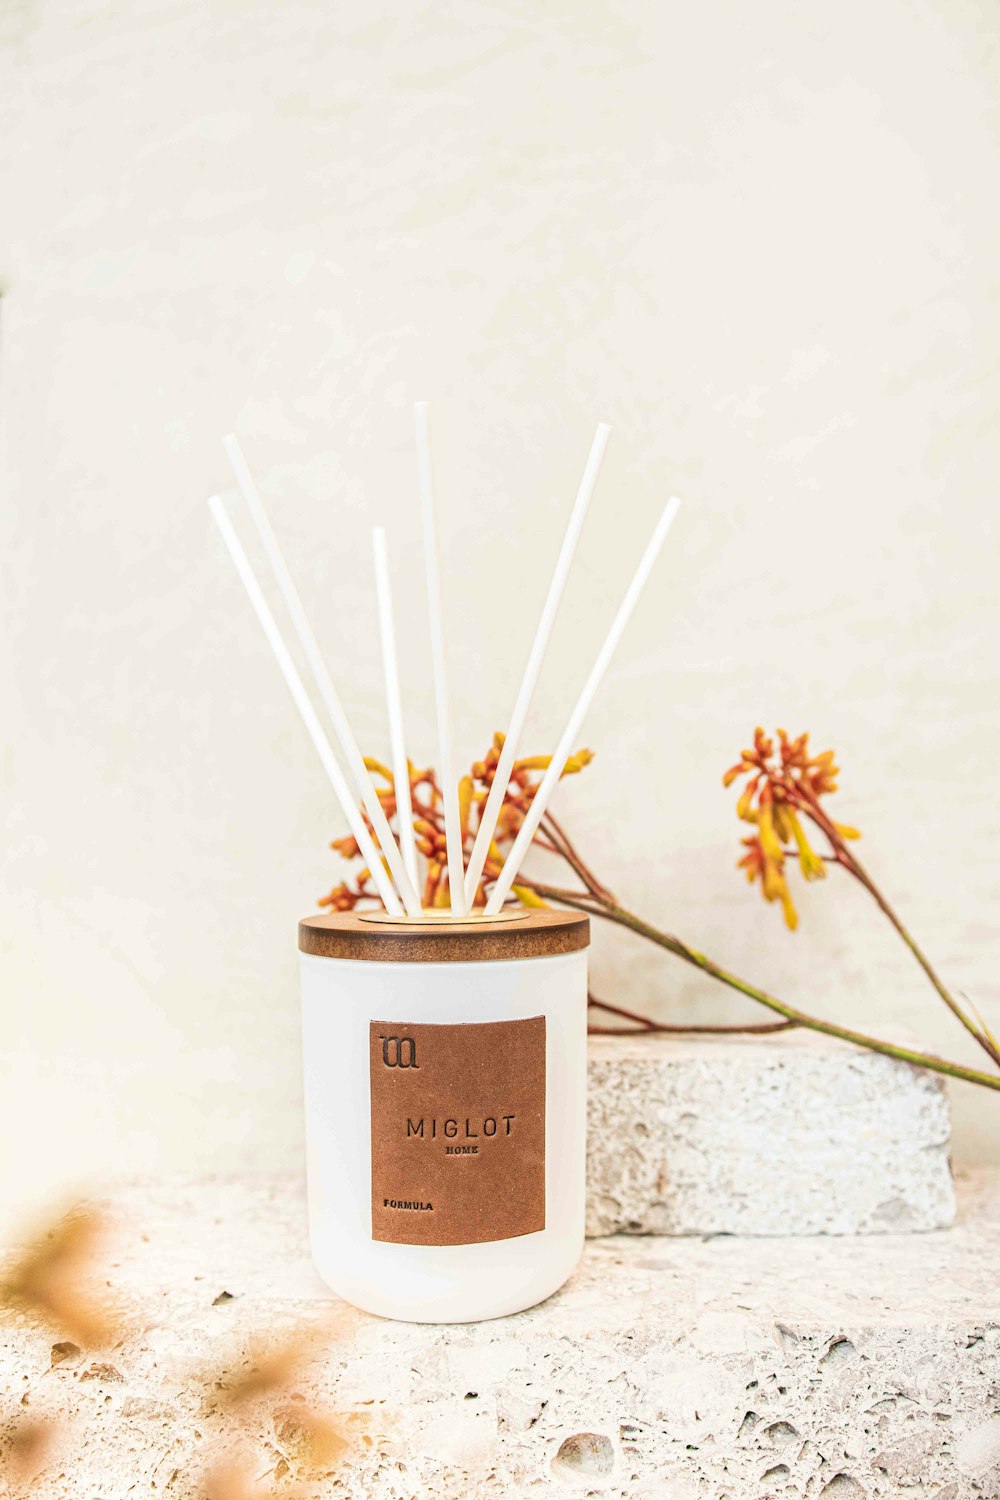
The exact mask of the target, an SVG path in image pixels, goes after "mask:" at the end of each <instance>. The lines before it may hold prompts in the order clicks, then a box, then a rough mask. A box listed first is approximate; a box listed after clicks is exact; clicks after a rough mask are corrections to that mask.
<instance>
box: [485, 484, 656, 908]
mask: <svg viewBox="0 0 1000 1500" xmlns="http://www.w3.org/2000/svg"><path fill="white" fill-rule="evenodd" d="M680 503H681V502H680V501H679V500H678V499H677V498H676V497H674V498H672V499H670V500H668V501H667V504H666V508H665V509H664V512H663V514H662V516H661V517H660V519H659V521H658V522H657V525H656V529H655V530H654V532H653V535H652V536H651V537H650V539H649V542H648V543H647V545H646V550H645V552H644V553H643V554H642V557H641V559H640V561H639V566H638V567H637V568H636V570H635V575H634V577H633V579H632V582H631V583H630V584H629V586H628V588H627V589H626V591H625V597H624V599H623V600H622V602H621V604H620V605H619V606H618V613H617V614H616V615H615V618H614V620H613V621H612V623H611V629H610V630H609V631H608V634H607V637H606V638H605V641H604V644H603V646H602V647H601V649H600V651H599V652H598V653H597V659H596V661H595V662H594V665H593V666H592V667H591V669H590V676H589V677H588V678H587V680H586V682H585V683H584V685H583V689H582V691H581V693H580V696H579V698H578V699H577V701H576V704H575V706H574V708H573V712H572V713H571V714H570V716H569V719H568V721H567V724H566V728H565V729H564V730H563V732H562V735H561V736H560V739H559V743H558V745H557V746H556V749H555V753H554V754H553V756H552V762H551V764H550V766H549V768H548V770H547V771H546V773H545V775H544V776H543V777H542V779H541V781H540V782H539V784H538V789H537V791H536V792H535V795H534V796H533V797H532V799H531V804H530V806H529V807H528V811H527V812H526V814H525V816H524V821H523V823H522V824H521V827H520V829H519V830H518V834H517V838H516V839H515V840H514V843H513V845H512V846H511V850H510V853H509V854H508V855H507V858H506V860H505V861H504V866H503V869H502V870H501V871H500V875H499V878H498V879H497V883H496V885H495V886H494V887H493V890H492V893H491V894H490V899H489V901H488V902H487V903H486V915H487V916H490V917H493V916H496V914H497V912H498V911H499V910H500V908H501V907H502V906H503V903H504V901H505V900H506V898H507V895H508V892H509V891H510V888H511V886H512V885H513V884H514V881H515V880H516V879H517V872H518V870H519V869H520V867H521V861H522V860H523V859H524V856H525V855H526V854H527V852H528V849H529V848H530V847H531V841H532V839H533V838H534V836H535V833H536V832H537V829H538V825H539V823H540V822H541V821H542V818H543V817H544V816H545V810H546V808H547V807H548V805H549V802H550V800H551V797H552V793H553V792H554V791H555V789H556V787H557V786H558V785H559V778H560V776H561V775H562V773H563V767H564V766H565V764H566V761H567V759H568V758H569V756H570V754H571V753H572V750H573V742H574V740H575V739H576V736H577V735H578V733H579V732H580V725H581V724H582V723H583V718H584V715H585V714H586V712H587V709H588V708H589V707H590V704H591V702H592V700H593V697H594V694H595V693H596V692H597V689H598V687H599V686H600V684H601V679H602V677H603V676H604V673H605V672H606V671H607V668H608V663H609V662H610V660H611V658H612V656H613V655H614V651H615V647H616V646H617V645H618V642H619V641H620V640H621V637H622V633H623V631H624V629H625V627H626V625H627V624H628V622H629V619H630V618H631V615H632V611H633V610H634V609H635V606H636V604H637V603H638V602H639V595H640V594H641V593H642V590H643V588H644V587H645V584H646V580H647V579H648V577H649V574H650V571H651V570H652V567H653V564H654V563H655V561H656V559H657V557H658V556H659V553H660V549H661V547H662V546H663V543H664V542H665V541H666V539H667V532H668V531H669V530H670V527H671V526H672V525H673V521H674V517H675V516H676V515H677V512H678V510H679V509H680Z"/></svg>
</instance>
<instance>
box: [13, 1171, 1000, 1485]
mask: <svg viewBox="0 0 1000 1500" xmlns="http://www.w3.org/2000/svg"><path fill="white" fill-rule="evenodd" d="M960 1186H961V1189H962V1192H961V1197H960V1213H959V1221H958V1224H957V1226H956V1227H955V1228H953V1229H949V1230H943V1231H938V1232H934V1233H929V1234H925V1235H907V1234H886V1235H878V1236H868V1237H860V1238H837V1239H805V1238H788V1239H770V1240H769V1239H751V1240H738V1239H734V1238H732V1237H729V1236H721V1237H717V1238H712V1239H708V1240H702V1239H669V1240H668V1239H638V1238H627V1237H615V1238H609V1239H604V1240H600V1241H592V1242H591V1243H590V1244H589V1245H588V1246H587V1249H586V1252H585V1255H584V1259H583V1262H582V1264H581V1266H580V1268H579V1270H578V1272H577V1273H576V1275H575V1276H574V1277H573V1278H572V1279H571V1280H570V1282H569V1283H568V1284H567V1285H566V1287H565V1288H564V1289H563V1290H562V1291H561V1292H559V1293H557V1294H556V1296H554V1297H552V1298H551V1299H550V1300H549V1301H548V1302H546V1303H544V1304H543V1305H541V1306H540V1307H537V1308H534V1309H532V1310H531V1311H529V1312H526V1313H521V1314H519V1315H517V1316H516V1317H512V1318H506V1319H500V1320H497V1321H495V1322H491V1323H483V1324H478V1325H477V1324H467V1325H463V1326H460V1327H428V1326H418V1325H410V1324H403V1323H393V1322H389V1321H386V1320H384V1319H379V1318H372V1317H367V1316H365V1315H363V1314H353V1313H347V1312H346V1311H345V1310H344V1309H343V1304H340V1303H338V1302H336V1299H333V1298H331V1297H330V1296H329V1294H328V1293H326V1292H325V1291H324V1289H323V1288H322V1286H321V1285H320V1284H319V1283H318V1281H317V1279H316V1276H315V1273H314V1272H313V1271H312V1268H311V1266H310V1264H309V1261H308V1256H307V1251H306V1241H305V1214H304V1201H303V1198H302V1194H301V1189H300V1187H299V1185H298V1184H286V1183H275V1182H250V1181H229V1182H222V1181H209V1182H200V1183H185V1182H174V1183H169V1184H160V1185H148V1184H147V1185H142V1186H136V1187H133V1188H132V1189H130V1190H129V1191H127V1192H123V1193H121V1194H119V1195H117V1197H116V1200H115V1204H114V1210H115V1214H116V1217H117V1221H118V1224H119V1229H118V1232H117V1243H116V1245H115V1247H114V1249H113V1252H112V1254H111V1258H110V1260H109V1262H108V1265H107V1279H108V1280H109V1281H110V1282H111V1284H112V1287H113V1289H114V1292H115V1295H116V1297H117V1298H118V1299H119V1300H120V1301H121V1303H122V1304H123V1305H124V1306H125V1308H126V1309H127V1310H129V1314H130V1325H129V1328H128V1330H127V1331H126V1332H125V1333H124V1334H123V1336H122V1338H121V1339H120V1340H119V1341H118V1342H117V1343H116V1345H115V1346H114V1347H113V1348H111V1349H109V1350H106V1351H103V1352H101V1353H100V1354H88V1353H84V1352H81V1351H80V1350H79V1348H76V1349H75V1351H74V1350H73V1349H70V1350H69V1351H67V1348H66V1347H65V1345H66V1343H67V1340H66V1339H65V1336H64V1335H62V1336H60V1335H58V1333H57V1331H55V1330H53V1329H52V1328H51V1327H49V1328H46V1327H44V1326H42V1325H41V1324H38V1323H35V1322H32V1321H29V1320H28V1319H26V1318H24V1317H20V1316H9V1317H7V1318H6V1319H5V1324H4V1326H3V1328H2V1329H0V1403H2V1407H3V1410H4V1427H3V1429H2V1430H0V1458H2V1450H3V1449H5V1448H6V1447H7V1445H8V1443H9V1441H10V1439H11V1435H12V1433H13V1431H14V1430H15V1429H16V1428H17V1426H18V1424H19V1423H23V1422H27V1421H32V1422H41V1423H49V1424H52V1425H53V1427H54V1429H55V1430H56V1432H57V1434H58V1443H57V1446H56V1447H55V1449H54V1450H53V1457H52V1458H51V1459H50V1460H48V1461H45V1460H42V1461H41V1466H40V1467H39V1468H38V1469H37V1471H36V1473H35V1477H34V1480H33V1483H32V1485H31V1487H30V1489H29V1490H28V1491H27V1495H28V1500H31V1497H32V1496H34V1495H39V1496H44V1497H45V1500H121V1497H122V1496H124V1495H153V1494H161V1493H162V1494H165V1495H166V1496H168V1497H169V1500H204V1497H205V1495H206V1494H209V1493H212V1491H211V1490H210V1489H209V1488H208V1486H207V1483H206V1478H205V1476H206V1474H207V1473H208V1472H209V1471H210V1470H211V1469H212V1468H213V1466H216V1465H218V1463H219V1462H220V1461H224V1460H225V1459H226V1458H227V1457H232V1456H234V1455H238V1454H242V1455H243V1457H244V1458H245V1459H246V1460H247V1462H248V1464H249V1467H250V1471H251V1472H252V1473H253V1474H254V1475H255V1476H256V1479H257V1480H258V1481H259V1482H260V1483H261V1485H262V1486H263V1493H265V1494H267V1495H268V1496H269V1497H270V1496H280V1495H282V1494H285V1493H288V1494H294V1495H295V1496H296V1497H297V1500H325V1497H327V1496H331V1495H334V1494H335V1495H337V1496H341V1497H343V1500H417V1497H428V1500H430V1497H433V1500H452V1497H456V1500H457V1497H459V1496H461V1497H462V1500H479V1497H483V1500H497V1497H501V1500H508V1497H510V1500H522V1497H524V1496H538V1497H539V1500H548V1497H552V1500H556V1497H562V1500H582V1497H583V1496H585V1495H598V1496H604V1497H607V1500H626V1497H627V1500H662V1497H664V1496H669V1497H670V1500H722V1497H726V1500H761V1497H771V1496H787V1497H795V1500H799V1497H802V1500H806V1497H808V1500H898V1497H899V1496H900V1495H902V1494H907V1495H911V1494H912V1495H914V1496H932V1495H933V1496H936V1497H937V1500H945V1497H947V1500H985V1497H989V1496H995V1495H997V1494H1000V1394H998V1391H1000V1292H998V1288H1000V1193H998V1188H1000V1178H998V1176H997V1174H995V1173H994V1174H992V1175H990V1174H984V1175H981V1176H976V1177H972V1178H970V1179H969V1180H967V1181H964V1182H963V1183H962V1184H961V1185H960ZM223 1293H225V1294H227V1295H225V1296H223V1295H222V1294H223ZM303 1327H305V1328H321V1327H322V1328H324V1329H327V1330H329V1331H328V1332H327V1333H325V1335H324V1341H323V1342H322V1344H321V1345H320V1347H319V1348H318V1350H317V1351H315V1352H314V1354H313V1355H312V1357H311V1360H310V1361H309V1362H307V1364H306V1365H305V1366H304V1367H303V1369H302V1371H301V1372H300V1374H298V1375H297V1376H296V1377H295V1380H294V1383H293V1385H292V1387H291V1389H290V1390H288V1391H286V1392H285V1393H283V1394H282V1395H281V1397H280V1398H279V1397H277V1396H271V1397H268V1396H266V1395H265V1396H262V1397H259V1398H258V1399H257V1400H255V1401H249V1402H245V1403H243V1404H242V1405H238V1406H233V1405H232V1403H231V1402H230V1404H228V1405H227V1402H226V1393H227V1391H231V1390H232V1388H233V1383H234V1382H235V1381H236V1380H238V1379H239V1378H241V1377H243V1376H245V1375H246V1374H247V1373H248V1371H249V1370H250V1368H251V1367H252V1366H254V1365H255V1364H258V1363H259V1353H260V1349H261V1340H262V1339H263V1340H264V1341H265V1347H266V1345H267V1341H268V1340H278V1341H281V1340H282V1339H284V1338H285V1337H286V1336H287V1334H288V1332H289V1331H290V1330H294V1329H302V1328H303ZM317 1410H320V1411H325V1412H327V1413H332V1414H334V1416H335V1418H336V1420H337V1421H338V1423H339V1424H340V1426H341V1429H342V1431H343V1432H344V1434H345V1436H346V1444H347V1446H346V1449H345V1451H344V1452H343V1454H342V1455H340V1456H338V1457H336V1458H326V1459H323V1460H321V1461H318V1462H317V1461H314V1459H310V1458H309V1456H308V1453H306V1452H304V1449H303V1445H302V1442H301V1434H302V1431H303V1429H304V1427H305V1426H306V1424H307V1420H308V1418H309V1414H310V1413H313V1412H315V1411H317ZM217 1493H218V1494H219V1495H221V1494H222V1493H224V1492H223V1491H222V1489H221V1488H219V1489H218V1492H217ZM227 1493H232V1494H236V1493H238V1494H239V1495H240V1497H241V1500H242V1497H243V1495H244V1494H248V1495H250V1494H252V1495H254V1496H256V1495H257V1494H259V1493H260V1491H258V1490H257V1489H247V1490H246V1491H243V1490H240V1491H236V1490H231V1491H228V1492H227Z"/></svg>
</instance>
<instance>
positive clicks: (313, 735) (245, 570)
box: [208, 495, 403, 917]
mask: <svg viewBox="0 0 1000 1500" xmlns="http://www.w3.org/2000/svg"><path fill="white" fill-rule="evenodd" d="M208 504H209V508H210V509H211V512H212V518H213V520H214V521H215V524H216V526H218V528H219V531H220V532H221V533H222V540H223V541H224V542H225V544H226V547H227V549H228V551H229V556H230V557H231V558H232V560H233V566H234V567H235V569H236V571H237V573H238V574H239V576H240V580H241V582H242V584H243V587H244V588H245V589H246V591H247V595H248V597H249V599H250V603H251V604H252V605H253V610H254V613H255V615H256V616H257V619H258V621H259V622H260V628H261V629H262V630H263V632H264V635H265V637H266V639H267V643H268V645H269V646H270V648H271V650H272V651H273V652H274V656H275V659H276V661H277V663H278V666H279V667H280V668H281V675H282V676H283V677H284V679H285V684H286V686H287V688H288V691H289V692H290V693H291V695H292V698H293V699H294V702H295V706H296V708H297V709H298V711H299V713H300V714H301V715H302V722H303V723H304V724H305V726H306V729H307V730H308V733H309V738H310V739H311V740H312V742H313V745H314V747H315V750H316V754H317V755H318V756H319V758H320V761H321V763H322V766H323V769H324V771H325V772H326V774H327V776H328V777H329V779H330V785H331V786H332V787H333V790H334V795H335V796H336V798H337V801H338V802H339V803H340V810H341V812H342V813H343V815H344V817H345V818H346V819H347V822H348V826H349V827H350V830H351V833H352V834H353V835H354V837H355V839H356V841H357V844H358V848H359V849H360V850H361V853H362V856H363V858H364V860H365V863H366V864H367V865H368V869H369V870H370V872H371V877H372V879H373V880H374V882H375V886H376V889H377V890H378V893H379V895H380V896H381V897H382V901H383V903H384V905H385V909H386V911H388V912H390V913H391V914H392V915H393V916H394V917H395V916H399V917H401V916H402V915H403V908H402V906H401V905H400V902H399V897H398V896H397V895H396V892H395V891H394V890H393V888H392V881H391V880H390V879H389V877H388V875H387V874H386V872H385V869H384V867H383V865H382V859H381V856H380V855H379V851H378V849H377V848H376V847H375V841H374V839H373V838H372V836H371V834H370V833H369V832H368V826H367V824H366V823H365V820H364V818H363V817H362V816H361V813H360V811H359V809H358V806H357V803H356V802H355V800H354V795H353V793H352V791H351V788H350V786H349V785H348V783H347V780H346V778H345V776H344V773H343V771H342V770H341V769H340V765H339V763H338V761H337V757H336V756H335V755H334V753H333V747H332V745H331V744H330V741H329V740H328V739H327V737H326V734H325V733H324V731H323V726H322V725H321V724H320V722H319V718H318V717H317V714H316V710H315V709H314V708H313V706H312V703H311V701H310V698H309V694H308V693H307V692H306V690H305V687H304V685H303V682H302V678H301V677H300V676H299V674H298V672H297V671H296V669H295V663H294V662H293V661H292V658H291V656H290V654H289V651H288V647H287V646H286V645H285V642H284V639H283V638H282V634H281V631H280V630H279V628H278V625H277V623H276V621H275V618H274V616H273V615H272V613H271V611H270V609H269V608H268V606H267V601H266V600H265V598H264V595H263V593H262V592H261V587H260V584H259V583H258V582H257V578H256V576H255V574H254V571H253V568H252V567H251V565H250V561H249V559H248V557H247V555H246V553H245V552H244V550H243V547H242V545H241V543H240V540H239V537H238V536H237V535H236V531H235V529H234V528H233V523H232V521H231V520H230V519H229V516H228V514H227V512H226V508H225V506H224V505H223V503H222V501H221V499H220V498H219V496H218V495H213V496H212V498H211V499H210V500H209V502H208Z"/></svg>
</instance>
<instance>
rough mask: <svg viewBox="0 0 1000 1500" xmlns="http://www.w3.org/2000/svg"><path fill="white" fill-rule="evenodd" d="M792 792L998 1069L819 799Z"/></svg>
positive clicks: (988, 1040) (802, 790)
mask: <svg viewBox="0 0 1000 1500" xmlns="http://www.w3.org/2000/svg"><path fill="white" fill-rule="evenodd" d="M796 790H797V791H798V793H799V795H800V797H801V799H802V800H801V802H800V806H801V808H802V811H803V812H804V813H805V814H806V816H807V817H810V818H812V820H813V822H814V823H815V824H816V826H817V827H818V828H819V829H820V830H821V832H822V833H824V834H825V835H826V838H827V840H828V842H829V844H830V848H831V849H832V850H833V854H834V860H835V862H836V863H837V864H839V865H840V866H841V868H842V869H844V870H846V871H847V873H848V874H849V875H853V876H854V878H855V880H857V881H858V882H859V883H860V884H861V885H863V886H864V888H865V890H866V891H867V892H868V894H869V896H871V898H872V900H873V901H874V902H875V904H876V906H877V907H878V909H879V911H881V912H882V913H883V915H884V916H886V917H888V919H889V921H890V922H891V924H892V926H893V927H894V928H895V929H896V931H897V932H898V933H899V936H900V937H901V938H902V939H903V942H904V943H905V944H906V946H907V947H908V948H909V950H910V952H911V953H912V954H913V957H914V958H915V959H916V961H917V963H918V964H919V965H920V967H921V968H922V969H923V971H924V973H925V974H926V975H927V978H928V979H929V980H930V982H931V984H932V985H933V986H934V988H935V989H936V990H937V992H938V994H939V995H940V997H941V999H942V1000H943V1001H944V1003H945V1005H947V1007H948V1009H949V1010H950V1011H951V1013H952V1015H953V1016H954V1017H955V1019H956V1020H957V1021H961V1023H962V1025H963V1026H964V1027H965V1029H966V1031H967V1032H968V1033H969V1035H970V1036H971V1037H974V1038H975V1040H976V1041H977V1042H978V1043H979V1045H980V1047H982V1049H983V1051H984V1052H985V1053H986V1055H987V1057H989V1058H990V1060H991V1061H992V1062H995V1063H996V1064H997V1065H998V1066H1000V1050H998V1049H997V1047H996V1045H995V1043H994V1041H993V1038H992V1037H990V1036H989V1035H988V1034H987V1033H986V1032H985V1031H981V1030H980V1029H979V1027H978V1026H977V1025H976V1024H975V1022H974V1021H973V1020H972V1019H971V1018H970V1017H969V1016H967V1015H966V1013H965V1011H964V1010H963V1009H962V1007H961V1006H960V1005H959V1003H958V1001H957V1000H956V999H955V997H954V996H953V995H952V994H951V993H950V991H949V990H948V989H947V987H946V985H945V984H944V983H943V981H942V979H941V977H940V976H939V974H938V972H937V970H936V969H935V968H934V966H933V964H932V963H931V961H930V959H929V958H928V957H927V955H926V954H925V953H924V952H923V950H922V949H921V948H920V946H919V945H918V943H917V941H916V939H915V938H914V937H913V936H912V935H911V934H910V932H909V931H908V930H907V928H906V927H904V926H903V923H902V921H901V920H900V918H899V917H898V916H897V915H896V913H895V911H894V910H893V908H892V906H891V905H890V904H889V902H888V901H887V900H886V898H885V897H884V896H883V894H882V892H881V891H880V890H879V888H878V886H877V885H876V884H875V882H874V880H873V879H872V878H871V876H870V875H869V874H868V871H867V870H866V869H865V867H864V865H863V864H862V863H861V861H860V860H859V859H858V857H857V855H856V854H855V853H854V851H853V850H852V849H849V848H848V847H847V843H846V841H845V840H844V839H843V838H842V837H841V835H840V834H839V833H838V832H837V827H836V824H835V823H833V822H832V820H831V819H830V818H828V817H827V815H826V813H825V812H824V810H823V808H822V807H821V806H820V804H819V799H818V798H817V797H815V796H814V795H813V794H812V793H811V792H810V791H809V789H808V788H807V787H805V786H800V785H799V784H798V783H796Z"/></svg>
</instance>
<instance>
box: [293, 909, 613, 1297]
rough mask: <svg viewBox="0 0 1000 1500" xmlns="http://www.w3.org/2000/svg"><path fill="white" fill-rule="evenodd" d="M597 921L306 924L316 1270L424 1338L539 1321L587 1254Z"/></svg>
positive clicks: (544, 917)
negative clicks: (591, 960)
mask: <svg viewBox="0 0 1000 1500" xmlns="http://www.w3.org/2000/svg"><path fill="white" fill-rule="evenodd" d="M588 943H589V921H588V919H587V917H585V916H583V915H581V914H579V913H572V912H556V911H532V912H530V913H529V912H525V914H524V915H523V916H520V915H519V916H517V917H515V918H512V919H507V920H502V919H501V920H497V921H488V920H484V919H478V920H476V921H474V922H470V923H467V924H459V923H448V924H447V925H444V924H434V925H423V924H417V923H403V922H399V923H387V922H386V921H385V920H384V919H383V920H372V919H370V918H366V917H364V916H357V915H354V914H351V915H337V916H331V917H308V918H306V919H305V921H303V922H302V923H300V926H299V947H300V949H301V969H302V1007H303V1047H304V1061H305V1109H306V1147H307V1160H308V1177H309V1219H310V1234H311V1241H312V1251H313V1258H314V1259H315V1262H316V1266H317V1268H318V1270H319V1272H320V1275H321V1276H322V1277H323V1279H324V1280H325V1281H326V1282H327V1283H328V1285H329V1286H330V1287H331V1288H332V1289H333V1290H334V1291H335V1292H337V1293H338V1294H339V1295H340V1296H342V1297H344V1298H346V1300H347V1301H348V1302H352V1303H354V1304H355V1306H357V1307H361V1308H364V1309H366V1310H367V1311H369V1312H374V1313H380V1314H382V1315H383V1316H385V1317H391V1318H403V1319H407V1320H409V1321H412V1322H418V1323H447V1322H471V1321H475V1320H477V1319H480V1318H495V1317H500V1316H502V1315H504V1314H506V1313H512V1312H518V1311H520V1310H521V1309H522V1308H525V1307H531V1306H532V1305H533V1304H534V1303H536V1302H540V1301H542V1300H543V1299H544V1298H545V1297H548V1296H549V1295H550V1294H551V1293H552V1292H554V1291H555V1290H556V1289H557V1287H559V1286H561V1285H562V1283H563V1282H564V1281H565V1280H566V1278H567V1277H568V1276H569V1274H570V1273H571V1271H572V1270H573V1268H574V1266H575V1265H576V1263H577V1260H578V1259H579V1256H580V1252H581V1250H582V1248H583V1232H584V1170H585V1159H584V1158H585V1146H586V1087H587V945H588Z"/></svg>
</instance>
